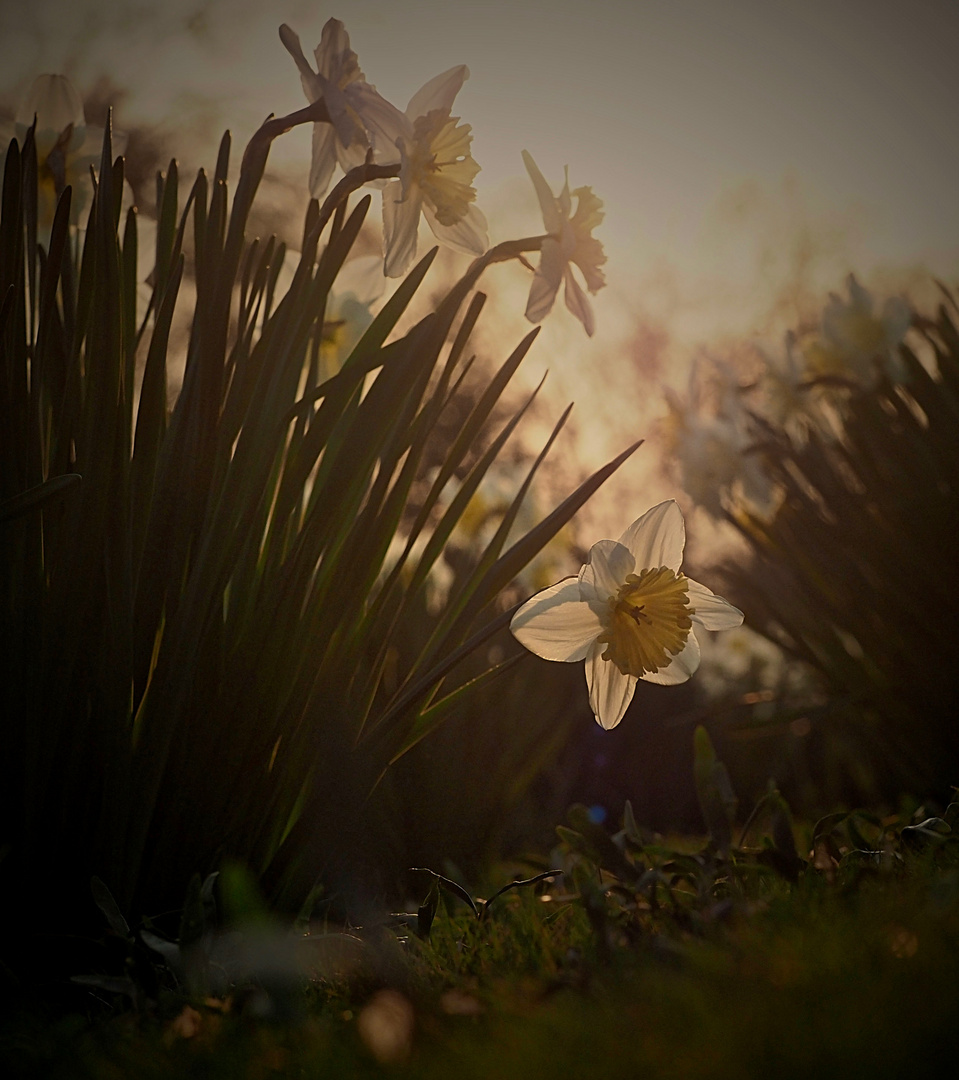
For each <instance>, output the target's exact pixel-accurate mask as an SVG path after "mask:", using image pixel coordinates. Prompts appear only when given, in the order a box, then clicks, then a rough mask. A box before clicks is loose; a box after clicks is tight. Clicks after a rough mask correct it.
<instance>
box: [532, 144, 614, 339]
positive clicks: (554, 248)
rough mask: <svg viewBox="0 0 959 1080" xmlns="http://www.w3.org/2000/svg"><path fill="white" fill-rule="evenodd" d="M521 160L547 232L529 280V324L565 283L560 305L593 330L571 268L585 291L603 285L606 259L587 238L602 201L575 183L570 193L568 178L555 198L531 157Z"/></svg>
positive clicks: (546, 310)
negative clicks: (579, 275)
mask: <svg viewBox="0 0 959 1080" xmlns="http://www.w3.org/2000/svg"><path fill="white" fill-rule="evenodd" d="M523 161H524V163H525V165H526V171H527V172H528V173H529V175H530V179H531V180H532V181H533V187H534V188H535V189H536V196H537V198H538V199H539V205H540V210H541V211H542V213H543V225H544V226H545V228H546V231H547V233H549V236H548V237H547V238H546V239H545V240H544V241H543V247H542V250H541V252H540V260H539V268H538V269H537V271H536V276H535V277H534V278H533V285H532V288H531V289H530V292H529V301H528V303H527V305H526V317H527V318H528V319H529V320H530V322H534V323H538V322H541V321H542V320H543V319H544V318H546V316H547V315H548V314H549V313H550V311H551V310H552V307H553V303H554V301H555V300H556V294H557V293H558V292H559V287H560V285H562V284H564V283H565V291H564V295H565V299H566V306H567V308H569V310H570V311H571V312H572V313H573V314H574V315H575V316H576V318H577V319H579V321H580V322H581V323H582V324H583V327H584V328H585V330H586V333H587V334H589V335H592V333H593V330H594V329H595V322H594V319H593V309H592V306H591V304H590V302H589V300H588V298H587V296H586V294H585V293H584V292H583V289H582V286H581V285H580V284H579V282H578V281H577V280H576V278H575V277H574V276H573V269H572V268H573V266H574V265H575V266H578V267H579V269H580V271H581V272H582V274H583V278H584V280H585V282H586V287H587V289H589V291H590V292H591V293H596V292H598V291H599V290H600V289H601V288H602V287H603V286H604V285H605V284H606V279H605V277H604V276H603V272H602V270H600V267H601V266H602V265H603V264H604V263H605V262H606V255H605V253H604V251H603V245H602V244H601V243H600V242H599V240H597V239H596V238H595V237H594V236H593V229H595V228H596V226H597V225H599V224H600V223H601V222H602V220H603V217H604V215H603V211H602V206H603V203H602V200H600V199H598V198H597V197H596V196H595V195H594V194H593V189H592V188H588V187H579V188H576V190H575V191H573V192H572V193H570V190H569V176H568V175H567V177H566V180H565V182H564V184H563V190H562V191H561V192H560V193H559V196H558V197H557V196H555V195H554V194H553V192H552V189H551V188H550V186H549V184H547V183H546V180H545V178H544V177H543V174H542V173H541V172H540V171H539V168H538V167H537V165H536V162H535V161H533V158H532V157H531V155H530V154H529V153H528V152H527V151H526V150H524V151H523ZM573 195H575V196H576V211H575V212H574V213H572V214H571V213H570V211H571V210H572V196H573Z"/></svg>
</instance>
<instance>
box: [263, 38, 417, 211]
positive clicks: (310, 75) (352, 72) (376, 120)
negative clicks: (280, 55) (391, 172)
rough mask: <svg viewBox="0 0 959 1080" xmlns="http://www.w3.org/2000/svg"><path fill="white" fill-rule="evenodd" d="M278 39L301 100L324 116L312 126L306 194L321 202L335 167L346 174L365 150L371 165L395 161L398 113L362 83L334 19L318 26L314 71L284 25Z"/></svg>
mask: <svg viewBox="0 0 959 1080" xmlns="http://www.w3.org/2000/svg"><path fill="white" fill-rule="evenodd" d="M280 40H281V41H282V42H283V45H284V46H285V48H286V51H287V52H288V53H289V54H290V56H292V57H293V61H294V63H295V64H296V66H297V68H298V69H299V72H300V81H301V83H302V84H303V93H304V94H305V95H306V100H307V101H308V102H310V104H312V103H313V102H315V101H319V99H320V98H322V99H323V101H324V102H325V104H326V108H327V112H328V113H329V114H330V123H329V124H325V123H316V124H314V125H313V159H312V163H311V166H310V194H311V195H312V196H313V198H314V199H321V198H322V197H323V196H324V195H325V194H326V191H327V188H328V187H329V186H330V179H331V178H332V176H333V170H334V168H335V167H336V165H337V163H339V165H340V168H342V169H343V171H344V172H348V171H349V170H350V169H352V168H354V167H355V166H357V165H362V164H363V162H364V160H365V159H366V154H367V151H369V150H372V151H373V158H374V160H377V161H378V160H382V159H383V157H384V156H386V157H395V154H396V147H395V145H394V139H395V132H396V129H397V126H398V124H399V123H400V122H401V120H400V118H401V117H402V113H400V111H399V109H397V108H396V106H395V105H391V104H390V102H388V101H387V100H386V99H385V98H384V97H382V96H381V95H380V94H379V93H377V90H376V87H375V86H372V85H371V84H370V83H368V82H367V81H366V78H365V76H364V75H363V72H362V71H361V70H360V65H359V61H358V59H357V56H356V53H355V52H353V50H352V49H351V48H350V36H349V34H348V33H347V32H346V28H345V27H344V26H343V23H342V22H340V20H339V19H329V20H328V21H327V23H326V25H325V26H324V27H323V32H322V34H321V35H320V43H319V45H317V47H316V49H315V50H314V53H313V55H314V56H315V58H316V66H317V70H316V71H314V70H313V69H312V67H310V65H309V63H308V61H307V59H306V57H305V56H304V55H303V49H302V47H301V45H300V39H299V37H298V36H297V35H296V33H295V32H294V31H293V30H291V29H290V27H289V26H287V25H286V23H284V24H283V25H282V26H281V27H280Z"/></svg>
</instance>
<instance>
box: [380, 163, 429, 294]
mask: <svg viewBox="0 0 959 1080" xmlns="http://www.w3.org/2000/svg"><path fill="white" fill-rule="evenodd" d="M401 199H403V185H402V184H401V183H400V182H399V180H394V181H392V182H391V183H389V184H387V185H386V187H385V188H384V189H383V242H384V244H385V245H386V262H385V264H384V267H383V273H384V274H386V276H387V277H402V276H403V275H404V274H405V273H406V271H407V270H408V269H409V266H410V263H412V261H413V260H414V259H415V258H416V232H417V229H418V228H419V224H420V208H421V206H422V202H423V197H422V195H421V194H420V189H419V188H418V187H417V188H413V189H412V190H411V191H410V192H409V193H408V194H407V196H406V198H405V199H403V201H402V202H401V201H400V200H401Z"/></svg>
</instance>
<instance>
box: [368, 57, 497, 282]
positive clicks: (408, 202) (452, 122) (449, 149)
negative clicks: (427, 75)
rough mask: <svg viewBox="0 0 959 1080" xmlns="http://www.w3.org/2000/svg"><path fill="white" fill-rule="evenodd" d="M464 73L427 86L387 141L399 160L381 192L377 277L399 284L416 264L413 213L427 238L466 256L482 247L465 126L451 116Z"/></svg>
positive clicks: (459, 70)
mask: <svg viewBox="0 0 959 1080" xmlns="http://www.w3.org/2000/svg"><path fill="white" fill-rule="evenodd" d="M467 78H469V69H468V68H467V67H466V65H465V64H460V65H459V66H458V67H454V68H450V70H449V71H445V72H443V73H442V74H441V75H437V76H436V77H435V78H433V79H431V80H430V81H429V82H428V83H426V85H425V86H423V87H422V88H421V89H420V90H418V91H417V92H416V93H415V94H414V95H413V97H412V98H411V99H410V103H409V105H408V106H407V108H406V113H405V114H399V124H398V127H397V129H396V131H395V138H394V142H395V145H396V148H397V149H398V151H399V155H400V175H399V179H397V180H391V181H389V182H388V183H387V184H386V186H385V187H384V189H383V234H384V242H385V246H386V262H385V267H384V270H385V273H386V275H387V277H400V276H402V275H403V274H404V273H405V272H406V271H407V270H408V269H409V266H410V264H411V263H412V262H413V259H414V258H415V257H416V236H417V230H418V228H419V221H420V213H421V212H422V214H423V216H424V217H425V218H426V221H427V224H428V225H429V227H430V228H431V229H432V230H433V234H434V236H435V237H436V238H437V240H439V241H441V242H442V243H443V244H445V245H446V246H447V247H451V248H453V249H454V250H455V251H461V252H463V253H464V254H467V255H482V254H483V252H485V251H486V249H487V248H488V247H489V236H488V230H487V224H486V218H485V217H484V216H483V214H482V213H481V211H480V210H479V209H478V208H477V207H476V206H474V205H473V204H474V200H475V199H476V189H475V188H474V187H473V180H474V179H475V177H476V174H477V173H478V172H479V169H480V167H479V165H477V164H476V162H475V161H474V160H473V157H472V154H471V152H470V145H471V143H472V141H473V136H472V135H471V134H470V132H471V128H470V125H469V124H461V123H460V122H459V117H458V116H452V115H451V112H452V108H453V101H454V100H455V98H456V95H457V94H458V93H459V91H460V89H461V87H462V86H463V83H464V82H465V80H466V79H467Z"/></svg>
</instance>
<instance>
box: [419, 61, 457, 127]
mask: <svg viewBox="0 0 959 1080" xmlns="http://www.w3.org/2000/svg"><path fill="white" fill-rule="evenodd" d="M469 77H470V69H469V68H468V67H467V66H466V65H465V64H460V65H459V66H458V67H454V68H450V69H449V71H444V72H443V73H442V74H441V75H435V76H434V77H433V78H432V79H430V81H429V82H428V83H426V84H425V85H424V86H421V87H420V89H419V90H417V91H416V93H415V94H414V95H413V96H412V97H411V98H410V103H409V105H407V106H406V115H407V116H408V117H409V119H410V120H415V119H416V118H417V117H418V116H425V115H426V114H427V113H428V112H430V111H431V110H433V109H443V110H444V111H446V112H449V111H450V109H452V108H453V102H454V100H455V99H456V95H457V94H458V93H459V92H460V90H461V89H462V86H463V83H464V82H466V80H467V79H468V78H469Z"/></svg>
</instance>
